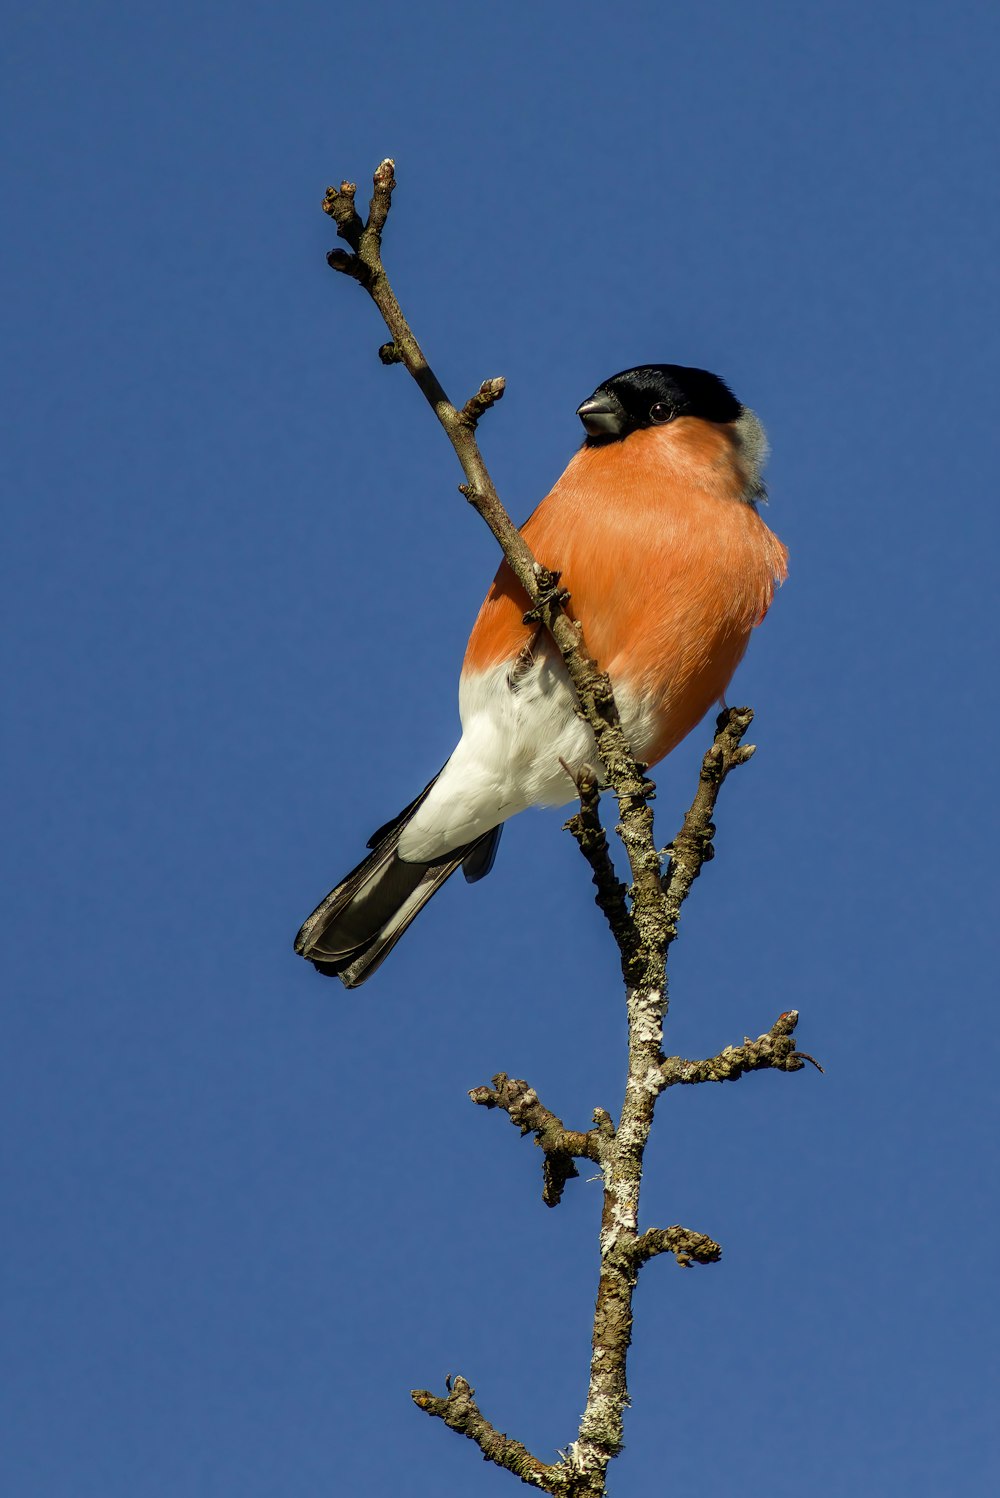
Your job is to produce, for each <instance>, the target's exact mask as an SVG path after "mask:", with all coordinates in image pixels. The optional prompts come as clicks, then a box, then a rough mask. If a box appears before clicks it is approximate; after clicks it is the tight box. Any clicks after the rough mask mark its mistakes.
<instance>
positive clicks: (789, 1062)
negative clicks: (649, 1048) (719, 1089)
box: [660, 1009, 823, 1090]
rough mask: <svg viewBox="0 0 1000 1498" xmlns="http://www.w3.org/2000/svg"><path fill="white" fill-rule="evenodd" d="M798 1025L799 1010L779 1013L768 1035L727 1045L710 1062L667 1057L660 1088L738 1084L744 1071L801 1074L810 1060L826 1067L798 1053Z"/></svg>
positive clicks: (661, 1072) (803, 1052)
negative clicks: (711, 1083) (697, 1084)
mask: <svg viewBox="0 0 1000 1498" xmlns="http://www.w3.org/2000/svg"><path fill="white" fill-rule="evenodd" d="M798 1022H799V1011H798V1010H797V1009H789V1010H787V1011H786V1013H784V1014H779V1015H778V1018H777V1019H776V1020H775V1022H774V1024H773V1025H772V1026H771V1028H770V1030H768V1032H767V1034H766V1035H758V1037H757V1039H756V1040H751V1039H750V1038H749V1036H748V1037H747V1038H746V1039H745V1040H744V1042H743V1044H742V1045H727V1046H726V1048H725V1050H724V1051H720V1052H719V1054H718V1055H717V1056H709V1058H708V1060H707V1061H684V1060H682V1058H681V1057H680V1056H667V1057H665V1059H664V1061H663V1063H662V1065H661V1066H660V1087H661V1090H662V1089H663V1088H666V1087H674V1086H677V1085H678V1084H680V1085H681V1086H685V1085H687V1084H688V1083H693V1082H738V1081H739V1079H740V1077H742V1075H743V1073H744V1072H748V1071H766V1070H767V1069H768V1068H770V1069H771V1070H772V1071H801V1070H802V1068H803V1066H804V1065H805V1064H806V1062H807V1061H809V1062H811V1063H812V1065H813V1066H815V1068H816V1070H817V1071H822V1070H823V1068H822V1067H821V1066H820V1064H819V1062H818V1061H816V1060H814V1059H813V1057H812V1056H809V1055H807V1054H806V1052H805V1051H797V1050H796V1049H795V1046H794V1043H793V1041H792V1034H793V1032H794V1030H795V1026H796V1025H797V1024H798Z"/></svg>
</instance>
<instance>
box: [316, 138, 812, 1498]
mask: <svg viewBox="0 0 1000 1498" xmlns="http://www.w3.org/2000/svg"><path fill="white" fill-rule="evenodd" d="M395 185H396V184H395V175H394V168H393V163H392V162H391V161H388V160H387V161H383V162H382V163H381V164H380V166H379V167H378V169H377V170H376V172H375V176H374V190H373V195H372V199H371V204H370V208H369V215H368V220H367V222H365V223H362V221H361V218H360V216H359V214H358V212H357V209H356V207H355V202H354V200H355V194H356V188H355V186H354V184H353V183H349V182H344V183H341V186H340V188H339V189H335V188H330V189H329V191H328V192H327V195H326V199H325V201H324V204H323V207H324V209H325V211H326V212H327V213H328V214H329V215H330V216H331V217H332V218H333V219H334V221H335V222H336V224H337V233H338V235H339V236H340V238H342V239H343V240H345V241H346V243H347V244H348V245H349V247H350V249H349V250H341V249H335V250H332V251H331V252H330V255H329V256H328V260H329V263H330V265H331V266H332V267H333V269H334V270H336V271H339V272H341V273H342V274H345V275H348V276H350V277H352V278H353V279H354V280H356V281H357V282H358V283H359V285H361V286H363V287H364V289H365V290H366V291H367V292H368V294H369V296H370V297H371V298H372V300H373V301H374V303H375V305H376V306H377V308H378V310H379V312H380V313H381V314H382V317H383V320H384V322H385V324H386V327H387V328H388V330H389V334H390V342H388V343H386V344H383V345H382V347H381V348H380V350H379V357H380V358H381V359H382V361H383V363H386V364H396V363H400V364H404V365H405V366H406V368H407V370H408V371H409V373H410V374H411V375H412V377H413V379H414V380H415V381H416V383H417V385H418V386H419V387H420V389H421V390H422V391H423V393H424V396H425V397H426V399H427V401H428V402H429V404H430V405H431V407H432V408H433V410H434V413H435V415H436V416H437V419H438V421H439V422H440V423H441V425H442V427H443V428H444V430H445V433H446V434H447V436H448V439H449V441H450V442H451V445H452V447H453V448H454V451H455V453H456V455H457V457H458V459H459V462H460V463H461V465H462V469H463V472H464V475H465V482H464V483H462V484H461V485H460V486H459V487H460V489H461V491H462V493H463V494H465V495H466V497H467V498H468V500H469V502H470V503H471V504H472V505H473V507H474V508H475V509H476V510H477V511H478V512H479V514H480V515H481V516H482V518H483V519H484V520H485V521H486V524H487V525H488V526H489V528H490V530H491V531H492V532H493V534H494V536H495V537H496V539H497V540H498V542H499V543H500V546H501V549H502V551H503V553H504V556H505V557H506V559H507V562H508V563H509V565H510V567H511V570H512V571H513V573H514V576H515V577H516V579H517V581H518V582H519V583H520V585H521V588H522V589H523V592H524V599H525V604H526V608H525V620H526V622H527V620H529V619H530V620H532V621H537V622H538V623H539V625H540V626H543V627H544V628H545V629H547V630H548V631H549V633H550V635H551V636H552V638H553V640H554V641H555V643H556V645H557V646H558V648H559V651H560V653H561V656H562V659H563V662H564V664H565V667H566V671H567V673H568V675H569V678H570V681H571V683H572V685H573V688H574V690H575V692H576V696H577V699H578V701H579V704H580V711H581V714H582V716H583V717H584V718H585V720H586V722H587V723H588V724H589V726H590V728H591V729H592V730H593V734H594V739H595V743H596V748H597V754H598V757H599V759H600V763H601V767H602V770H603V776H599V775H598V774H597V772H596V771H594V770H592V769H591V768H590V767H584V769H583V770H581V771H578V772H576V776H575V778H576V782H577V790H578V793H579V797H580V807H579V810H578V811H577V812H576V813H575V815H574V816H572V817H571V818H570V820H569V822H568V823H567V827H568V829H569V831H570V832H571V833H572V834H573V836H574V837H575V839H576V841H577V843H578V844H579V846H580V849H581V851H582V853H583V854H584V857H585V858H586V859H587V862H588V863H589V865H590V868H591V872H592V875H593V882H594V885H595V887H596V890H597V896H596V899H597V904H598V905H599V906H600V908H601V910H602V911H603V913H604V915H605V917H606V919H607V921H608V924H609V926H610V928H611V931H612V934H613V935H614V937H615V940H616V942H617V945H618V950H619V953H620V957H621V965H622V973H623V976H624V979H625V986H626V1002H627V1012H628V1076H627V1080H626V1086H625V1097H624V1101H623V1103H622V1108H621V1113H620V1117H619V1121H618V1124H617V1126H615V1124H614V1123H613V1122H612V1120H611V1117H610V1115H609V1114H607V1113H605V1112H604V1111H603V1110H601V1109H599V1110H597V1111H596V1112H595V1114H594V1121H595V1127H594V1128H593V1129H591V1130H589V1131H587V1132H578V1131H575V1130H571V1129H567V1128H566V1127H565V1125H564V1124H563V1122H562V1120H561V1119H559V1118H558V1117H557V1116H556V1115H555V1114H554V1113H552V1112H551V1111H550V1110H549V1109H547V1108H545V1107H544V1106H543V1105H542V1103H541V1102H540V1100H539V1098H538V1095H537V1094H536V1093H535V1091H534V1090H533V1089H532V1088H530V1087H529V1086H528V1084H527V1083H526V1082H524V1081H518V1080H516V1079H511V1078H510V1077H508V1076H507V1075H506V1074H505V1073H503V1072H500V1073H498V1074H497V1076H495V1077H494V1079H493V1085H492V1087H478V1088H475V1089H473V1091H472V1092H471V1093H470V1097H471V1098H472V1100H473V1101H474V1102H475V1103H478V1104H479V1105H481V1106H483V1107H487V1108H498V1109H500V1110H501V1111H503V1112H506V1113H507V1115H508V1116H509V1118H510V1119H511V1121H512V1122H513V1123H514V1124H515V1125H516V1126H517V1127H518V1128H519V1129H520V1131H521V1133H522V1134H526V1133H532V1132H533V1133H534V1134H535V1139H536V1143H537V1145H538V1146H539V1147H540V1148H541V1149H542V1151H543V1152H544V1156H545V1163H544V1179H545V1185H544V1190H543V1199H544V1200H545V1202H546V1203H547V1204H548V1205H549V1206H554V1205H555V1204H556V1202H558V1200H559V1199H560V1197H561V1195H562V1191H563V1189H564V1187H565V1184H566V1182H567V1181H568V1180H570V1179H571V1178H572V1177H573V1176H574V1175H576V1174H577V1170H576V1166H575V1163H574V1162H575V1161H576V1160H579V1159H588V1160H593V1161H595V1162H596V1163H597V1164H598V1165H599V1167H600V1171H601V1176H602V1178H603V1186H604V1196H603V1209H602V1216H601V1233H600V1270H599V1280H598V1288H597V1303H596V1306H595V1311H594V1324H593V1333H592V1351H591V1363H590V1384H589V1388H588V1392H587V1401H586V1406H585V1409H584V1411H583V1415H582V1417H581V1420H580V1428H579V1434H578V1437H577V1439H576V1440H575V1441H574V1442H573V1443H572V1445H571V1446H570V1447H569V1448H568V1450H567V1451H566V1453H565V1455H564V1457H563V1459H562V1460H561V1461H560V1462H559V1463H557V1464H555V1465H553V1466H546V1464H545V1463H543V1462H540V1461H539V1460H538V1459H537V1458H536V1457H534V1456H532V1455H531V1453H530V1452H529V1451H528V1450H527V1448H526V1447H524V1446H523V1445H522V1444H521V1443H520V1442H518V1441H514V1440H511V1439H509V1438H508V1437H507V1436H506V1435H502V1434H500V1433H499V1432H497V1431H496V1430H495V1429H494V1427H493V1426H492V1425H490V1423H489V1422H488V1421H487V1420H486V1419H485V1418H484V1417H483V1415H482V1414H481V1412H480V1411H479V1409H478V1406H477V1405H476V1403H475V1400H474V1397H473V1392H474V1391H473V1390H472V1389H471V1387H470V1386H469V1384H468V1383H467V1382H466V1381H465V1380H464V1379H461V1378H457V1379H455V1380H453V1381H451V1380H449V1382H448V1393H447V1395H446V1396H436V1395H433V1394H431V1393H429V1392H428V1391H426V1390H417V1391H415V1392H414V1394H413V1399H414V1401H415V1403H416V1404H417V1405H418V1406H419V1407H420V1408H421V1409H423V1410H425V1411H426V1412H427V1413H428V1414H431V1415H435V1416H436V1417H438V1418H440V1419H442V1420H444V1421H445V1423H446V1424H447V1425H449V1426H450V1427H451V1428H452V1429H453V1430H456V1431H459V1432H461V1433H462V1434H463V1435H466V1436H468V1437H469V1439H470V1440H473V1441H475V1442H476V1444H477V1445H478V1446H479V1448H480V1450H481V1451H482V1453H483V1456H484V1457H485V1458H486V1460H488V1461H491V1462H494V1463H495V1464H496V1465H497V1466H500V1467H504V1468H505V1469H506V1470H507V1471H510V1472H512V1473H514V1474H515V1475H516V1476H518V1477H520V1479H521V1481H522V1482H525V1483H528V1484H529V1485H531V1486H534V1487H537V1488H541V1489H542V1490H543V1491H546V1492H549V1493H552V1494H558V1495H562V1498H603V1495H604V1494H605V1492H606V1487H605V1480H606V1473H607V1467H608V1464H609V1462H610V1461H611V1459H612V1458H613V1457H614V1456H615V1455H616V1454H617V1452H618V1451H619V1450H620V1449H621V1444H622V1432H623V1416H624V1410H625V1407H626V1405H627V1403H628V1390H627V1386H626V1380H625V1373H626V1358H627V1353H628V1347H629V1343H630V1341H631V1335H632V1300H633V1292H634V1290H635V1285H636V1281H637V1278H638V1274H639V1270H640V1268H641V1266H642V1265H643V1264H644V1263H646V1262H647V1261H648V1260H649V1259H650V1258H652V1257H654V1256H656V1255H658V1254H662V1253H672V1254H673V1255H674V1257H675V1258H676V1259H677V1261H678V1263H680V1264H682V1265H684V1266H685V1267H687V1266H688V1265H690V1264H692V1263H702V1264H707V1263H714V1262H715V1261H716V1260H717V1259H718V1258H719V1256H720V1254H721V1252H722V1250H721V1248H720V1246H719V1244H717V1243H716V1242H715V1241H714V1240H713V1239H711V1238H708V1237H706V1236H705V1235H704V1234H701V1233H692V1232H690V1231H689V1230H687V1229H685V1228H681V1227H670V1228H663V1229H654V1228H649V1229H646V1230H645V1231H644V1232H642V1233H640V1231H639V1227H638V1209H639V1190H640V1185H641V1181H642V1169H643V1160H644V1153H645V1148H646V1144H647V1141H648V1138H649V1131H650V1127H651V1125H652V1121H653V1111H654V1108H655V1106H656V1101H657V1098H658V1097H659V1096H660V1095H661V1094H662V1093H663V1092H664V1091H665V1090H666V1089H667V1088H668V1087H671V1086H674V1085H675V1084H677V1083H687V1082H695V1081H723V1080H732V1079H735V1078H736V1077H738V1076H740V1075H741V1074H742V1072H744V1071H753V1070H761V1069H764V1068H765V1067H770V1068H772V1069H775V1070H781V1071H796V1070H799V1069H800V1068H801V1067H802V1065H803V1062H804V1061H806V1060H809V1061H811V1060H812V1058H811V1057H807V1056H806V1055H805V1053H803V1052H798V1051H796V1050H795V1049H794V1047H793V1043H792V1040H791V1036H792V1032H793V1031H794V1029H795V1025H796V1022H797V1019H798V1016H797V1014H796V1012H795V1011H794V1010H792V1011H789V1012H788V1013H787V1014H784V1015H782V1016H780V1017H779V1019H778V1021H777V1022H776V1024H775V1025H774V1026H772V1029H771V1030H770V1031H769V1032H768V1034H767V1035H763V1036H760V1037H758V1039H757V1040H756V1041H750V1040H747V1041H746V1042H745V1044H744V1045H743V1046H742V1047H735V1048H734V1047H727V1049H726V1050H725V1051H723V1052H721V1053H720V1055H719V1056H716V1057H712V1058H711V1059H710V1060H708V1061H702V1062H691V1061H684V1060H682V1059H681V1058H680V1057H676V1056H674V1057H665V1056H664V1054H663V1050H662V1040H663V1021H664V1017H665V1014H666V1010H667V983H666V955H667V950H668V948H669V946H670V944H671V942H672V941H673V940H674V939H675V937H676V935H677V931H678V925H679V921H680V915H681V908H682V906H683V904H684V901H685V900H686V898H687V896H688V894H689V893H690V890H691V887H692V885H693V883H694V881H695V879H696V878H697V877H698V875H699V873H700V872H701V869H702V867H703V865H704V864H705V863H706V862H708V861H709V859H711V857H712V856H713V839H714V836H715V825H714V822H713V820H712V819H713V816H714V812H715V806H716V801H717V799H718V795H719V791H720V790H721V788H722V785H723V783H724V781H725V780H726V778H727V776H728V775H729V773H730V771H731V770H733V769H735V768H736V767H737V766H739V765H741V764H744V763H746V761H747V760H748V759H749V758H750V756H751V755H752V754H753V752H754V751H753V748H752V746H750V745H744V744H743V743H742V740H743V737H744V735H745V734H746V732H747V731H748V729H749V727H750V724H751V722H752V720H753V713H752V712H751V710H750V709H749V708H730V709H727V710H726V711H724V712H723V713H721V714H720V716H719V718H718V721H717V724H716V732H715V738H714V741H713V743H712V745H711V747H710V748H709V750H708V752H707V753H706V755H705V757H704V759H703V761H702V765H701V771H700V774H699V781H698V788H697V791H696V793H695V797H694V800H693V801H692V803H691V806H690V808H689V810H688V812H687V815H686V816H685V818H684V822H683V824H682V826H681V829H680V831H679V832H678V834H677V836H676V837H675V838H674V840H673V842H672V843H671V844H670V846H669V848H668V849H667V850H666V851H667V852H668V853H669V860H670V861H669V865H668V867H667V869H666V871H664V868H663V858H662V854H661V853H660V852H659V850H658V849H657V847H656V844H655V842H654V839H653V818H652V812H651V810H650V807H649V804H648V803H649V801H650V800H651V799H652V796H653V792H654V790H655V787H654V786H653V784H652V782H651V781H649V780H647V779H646V777H645V773H644V768H645V767H644V766H641V765H640V764H638V763H637V762H636V760H635V758H634V756H633V754H632V752H631V749H630V747H629V744H628V741H627V739H626V737H625V734H624V731H623V729H622V726H621V722H620V720H619V717H618V711H617V708H616V706H615V701H614V696H613V693H612V688H611V682H610V679H609V678H608V676H607V674H606V673H605V672H602V671H601V670H600V669H599V668H598V666H597V664H596V663H595V662H594V661H593V660H592V659H591V657H590V656H589V654H588V652H587V649H586V645H585V643H584V639H583V632H582V628H581V625H580V623H579V622H578V621H576V620H574V619H573V618H572V617H571V616H570V615H569V614H568V613H567V612H566V605H567V603H568V602H570V599H569V595H568V594H567V593H566V592H565V590H564V589H561V588H560V587H559V573H558V571H556V570H554V569H553V568H551V567H549V566H548V565H547V564H543V563H541V562H539V561H538V560H536V558H535V557H534V556H533V555H532V553H531V551H530V549H529V548H528V546H527V545H526V543H525V541H524V538H523V536H522V535H521V534H520V532H519V531H518V530H517V529H516V528H515V526H514V525H513V523H512V521H511V520H510V517H509V516H508V514H507V512H506V510H505V509H504V508H503V506H502V505H501V503H500V500H499V497H498V496H497V493H496V490H495V488H494V486H493V482H492V480H491V479H490V476H489V473H488V472H487V469H486V465H485V463H484V462H483V458H482V454H481V453H480V451H479V447H478V444H477V442H476V427H477V425H478V423H479V421H480V420H481V418H482V417H483V415H484V414H485V413H486V411H488V410H489V409H490V407H491V406H492V405H494V404H495V403H496V402H497V401H498V400H499V399H500V398H501V396H502V394H503V390H504V383H503V380H502V379H493V380H486V381H484V382H483V383H482V385H481V386H480V388H479V390H478V392H477V393H476V394H475V395H473V396H471V397H470V399H469V400H468V401H467V402H466V403H465V405H464V406H463V407H462V408H461V409H458V408H456V407H455V406H454V405H453V404H452V403H451V401H450V400H449V399H448V397H447V395H446V394H445V391H444V388H443V387H442V385H441V383H440V381H439V380H438V378H437V376H436V375H435V374H434V372H433V370H432V369H431V367H430V365H429V364H428V362H427V360H426V358H425V356H424V353H423V351H422V349H421V348H420V345H419V344H418V343H417V340H416V338H415V337H414V335H413V332H412V330H411V329H410V327H409V324H408V323H407V321H406V319H405V317H404V316H403V313H402V311H401V309H400V307H399V303H398V302H397V300H396V297H395V295H394V293H393V291H392V288H391V286H390V285H389V281H388V278H387V276H386V273H385V268H384V266H383V264H382V256H381V240H382V232H383V230H384V228H385V225H386V221H387V218H388V214H389V209H390V206H391V201H392V192H393V189H394V187H395ZM549 560H551V561H557V560H558V559H556V558H553V559H549ZM570 773H572V772H570ZM601 779H603V780H604V781H606V782H607V784H608V785H609V786H610V787H611V789H612V790H613V792H614V794H615V796H616V797H617V800H618V808H619V813H620V817H621V821H620V823H619V825H618V827H617V829H616V830H617V832H618V834H619V836H620V837H621V839H622V842H623V844H624V847H625V851H626V854H627V857H628V862H629V868H630V871H631V876H632V883H631V887H630V888H628V889H626V887H625V886H624V885H623V884H622V883H621V882H620V881H619V879H618V878H617V875H616V874H615V870H614V865H613V863H612V860H611V855H610V851H609V849H608V843H607V837H606V835H605V832H604V829H603V827H602V826H601V822H600V816H599V793H598V784H599V781H600V780H601ZM813 1064H814V1065H817V1064H818V1063H815V1062H814V1063H813Z"/></svg>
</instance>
